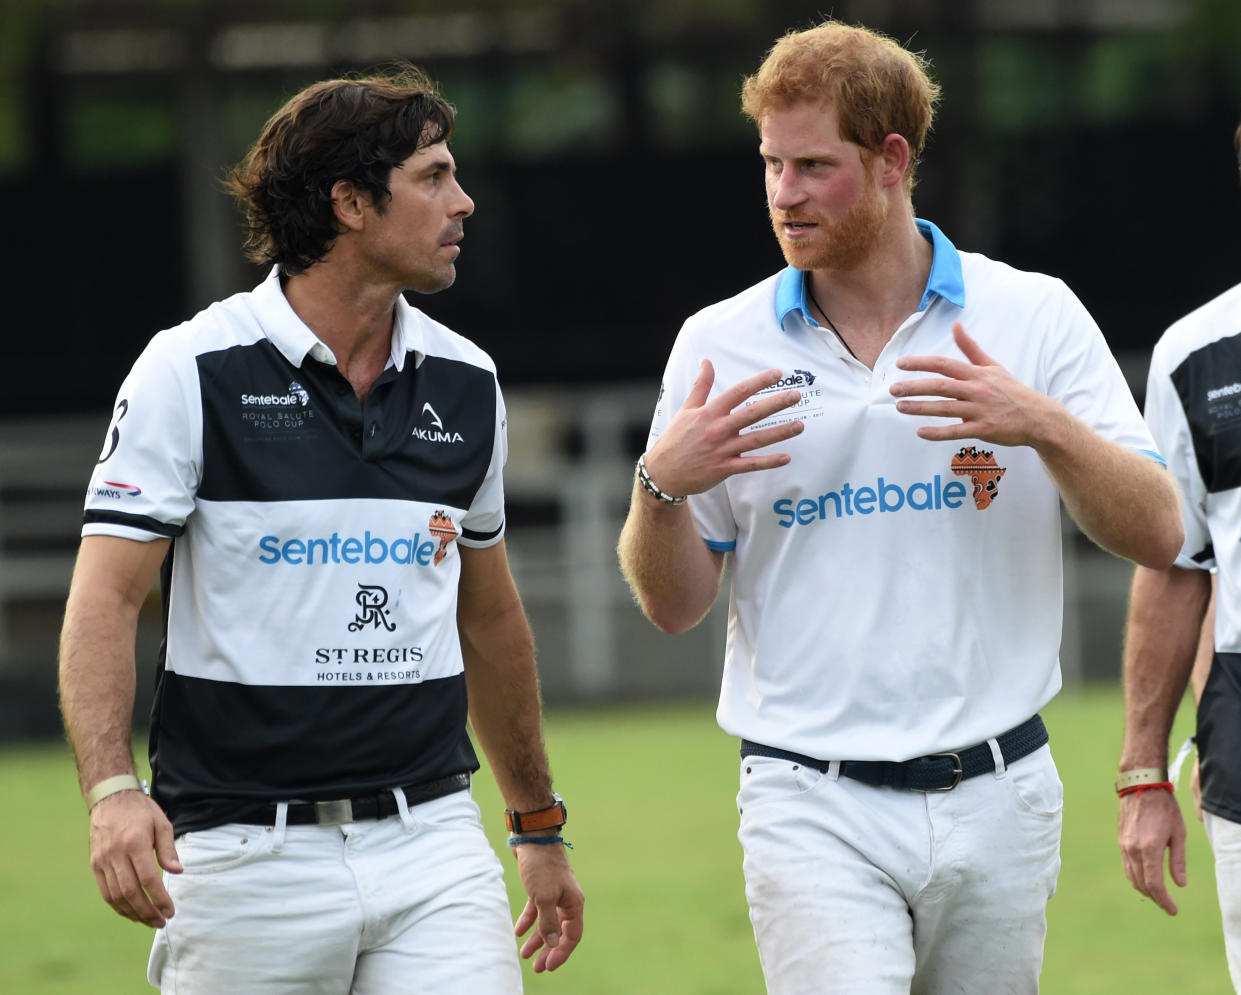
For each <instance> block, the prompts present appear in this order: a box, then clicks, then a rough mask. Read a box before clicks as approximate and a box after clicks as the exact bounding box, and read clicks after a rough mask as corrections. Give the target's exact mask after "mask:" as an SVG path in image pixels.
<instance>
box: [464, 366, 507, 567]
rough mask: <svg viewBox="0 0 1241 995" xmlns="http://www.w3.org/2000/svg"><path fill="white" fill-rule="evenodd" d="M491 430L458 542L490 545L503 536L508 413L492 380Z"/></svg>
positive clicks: (502, 396)
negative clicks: (482, 470) (488, 455)
mask: <svg viewBox="0 0 1241 995" xmlns="http://www.w3.org/2000/svg"><path fill="white" fill-rule="evenodd" d="M495 406H496V410H495V434H494V438H493V441H492V447H491V463H490V464H489V465H488V466H487V473H486V476H484V477H483V482H482V484H481V485H480V486H479V488H478V491H477V492H476V493H475V495H474V500H473V502H471V504H470V507H469V509H468V510H467V511H466V514H465V518H464V519H463V520H462V523H461V537H460V539H459V540H458V541H459V542H460V543H461V545H463V546H469V547H472V548H477V549H481V548H485V547H487V546H494V545H495V544H496V543H497V542H499V541H500V540H501V539H502V538H504V464H505V463H506V462H508V414H507V411H506V409H505V406H504V394H503V392H502V391H501V390H500V384H499V382H495Z"/></svg>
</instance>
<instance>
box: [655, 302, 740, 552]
mask: <svg viewBox="0 0 1241 995" xmlns="http://www.w3.org/2000/svg"><path fill="white" fill-rule="evenodd" d="M709 358H710V357H709V356H706V355H703V354H702V351H701V350H700V349H699V348H698V347H697V345H696V344H695V342H694V335H693V330H692V326H691V324H690V323H689V322H687V323H686V325H685V326H684V327H683V328H682V329H681V334H680V335H678V336H677V340H676V342H675V343H674V344H673V346H672V352H671V354H670V355H669V356H668V365H667V366H666V367H665V369H664V378H663V381H662V382H661V384H660V387H659V399H658V400H657V401H656V404H655V415H654V417H653V418H652V420H651V430H650V433H649V434H648V436H647V443H646V445H647V448H648V449H649V448H650V447H651V446H652V445H654V443H655V440H656V439H658V438H659V437H660V435H662V434H663V433H664V431H665V430H666V429H667V427H668V425H669V424H670V423H671V422H672V419H673V417H675V415H676V413H677V412H678V411H680V410H681V407H682V405H684V403H685V399H686V398H687V397H688V396H689V392H690V389H691V388H692V387H693V384H694V380H695V379H697V377H698V372H699V370H700V369H701V367H702V361H703V360H704V359H709ZM721 388H722V385H721V384H720V383H719V381H718V380H717V381H716V382H715V383H714V384H712V385H711V396H715V395H716V394H718V393H719V391H720V390H721ZM656 483H658V481H656ZM689 507H690V511H691V513H692V514H693V516H694V525H695V526H696V527H697V529H698V534H699V535H700V536H702V539H703V541H704V542H705V543H706V544H707V545H708V546H710V547H711V548H712V549H714V550H716V551H717V552H728V551H730V550H732V549H735V548H736V545H737V521H736V518H735V517H734V515H733V510H732V505H731V503H730V502H729V500H728V491H727V488H726V486H725V484H724V483H719V484H716V486H715V487H712V488H711V489H710V490H709V491H704V492H703V493H702V494H691V495H690V498H689Z"/></svg>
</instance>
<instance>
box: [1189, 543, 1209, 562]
mask: <svg viewBox="0 0 1241 995" xmlns="http://www.w3.org/2000/svg"><path fill="white" fill-rule="evenodd" d="M1190 559H1191V560H1193V561H1194V562H1195V563H1205V562H1206V561H1207V560H1213V559H1215V543H1213V542H1209V543H1207V545H1206V548H1205V549H1203V550H1202V551H1201V552H1197V553H1194V555H1193V556H1191V557H1190Z"/></svg>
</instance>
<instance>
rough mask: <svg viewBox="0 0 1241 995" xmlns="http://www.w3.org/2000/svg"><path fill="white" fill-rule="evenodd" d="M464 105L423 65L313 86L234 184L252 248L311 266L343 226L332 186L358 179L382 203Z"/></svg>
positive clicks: (254, 254)
mask: <svg viewBox="0 0 1241 995" xmlns="http://www.w3.org/2000/svg"><path fill="white" fill-rule="evenodd" d="M455 124H456V109H455V108H454V107H453V106H452V104H450V103H448V102H447V101H446V100H444V98H443V97H441V96H440V95H439V93H438V92H437V90H436V87H435V84H434V83H433V82H432V81H431V80H430V78H429V77H428V76H427V75H426V74H425V73H423V72H422V70H420V69H418V68H417V67H416V66H413V65H410V64H408V63H398V64H396V65H394V66H393V67H391V69H389V70H386V71H383V72H380V73H377V74H374V75H368V76H359V77H357V78H343V79H332V80H325V81H324V82H321V83H315V84H313V85H311V86H308V87H306V88H305V89H304V90H302V91H301V92H300V93H298V94H297V95H296V96H294V97H293V98H292V99H290V100H289V101H288V102H287V103H286V104H285V105H284V106H283V107H281V108H280V110H278V111H276V113H275V114H273V115H272V117H271V120H269V121H268V122H267V124H266V125H265V126H264V128H263V133H262V135H260V136H259V140H258V141H257V142H255V143H254V146H253V147H252V148H251V149H250V151H249V152H248V153H247V155H246V157H245V158H244V159H243V160H242V161H241V162H240V163H238V164H237V165H236V166H235V167H234V168H233V169H232V171H231V172H230V173H229V176H228V178H227V180H226V181H225V184H226V186H227V188H228V191H229V193H231V194H232V195H233V197H234V198H235V199H236V201H237V203H238V205H239V206H240V208H241V211H242V213H243V215H244V216H245V227H246V241H245V253H246V256H247V258H249V259H251V260H252V261H254V262H256V263H260V264H265V265H271V264H272V263H277V264H279V266H280V268H281V270H283V271H284V272H285V273H289V274H296V273H302V272H305V271H306V270H307V269H309V268H310V267H311V266H313V265H314V264H315V263H317V262H318V261H319V260H320V259H322V258H323V257H324V256H325V255H326V254H327V252H328V250H329V249H330V248H331V247H332V242H333V241H334V240H335V238H336V236H337V235H338V234H339V232H340V228H339V226H338V224H337V221H336V216H335V214H334V213H333V210H332V187H333V186H334V185H335V183H336V181H337V180H348V181H349V182H350V183H352V184H353V185H354V186H355V187H357V188H358V189H360V190H365V191H367V192H368V193H370V194H371V195H372V196H373V197H374V199H375V205H376V207H377V209H378V210H379V211H380V212H382V211H383V210H384V209H385V208H386V207H387V204H388V200H389V199H390V198H391V196H392V194H391V191H390V189H389V187H388V181H389V177H390V176H391V174H392V168H393V167H394V166H398V165H400V164H401V163H402V162H404V161H405V160H406V159H408V158H409V157H410V156H411V155H413V154H414V153H415V152H416V151H418V150H419V149H423V148H428V147H429V146H432V145H436V144H438V143H440V142H446V141H448V140H449V139H450V138H451V137H452V133H453V128H454V126H455Z"/></svg>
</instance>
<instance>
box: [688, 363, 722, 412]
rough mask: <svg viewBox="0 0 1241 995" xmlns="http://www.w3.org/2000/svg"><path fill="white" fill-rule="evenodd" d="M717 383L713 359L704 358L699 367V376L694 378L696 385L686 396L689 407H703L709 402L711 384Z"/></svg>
mask: <svg viewBox="0 0 1241 995" xmlns="http://www.w3.org/2000/svg"><path fill="white" fill-rule="evenodd" d="M713 383H715V367H713V366H712V365H711V360H709V359H704V360H703V361H702V363H701V364H700V365H699V367H698V376H697V377H695V378H694V385H693V386H692V387H690V389H689V395H688V396H687V397H686V398H685V404H686V406H687V407H694V408H701V407H702V406H703V405H704V404H706V403H707V398H708V397H710V396H711V385H712V384H713Z"/></svg>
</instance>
